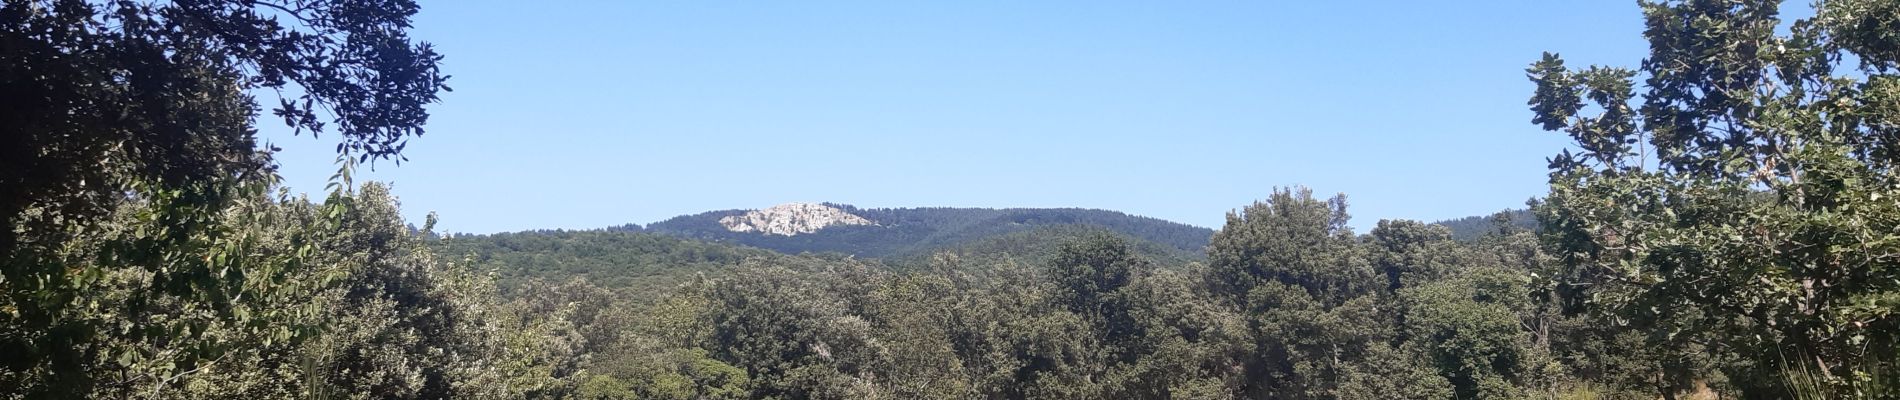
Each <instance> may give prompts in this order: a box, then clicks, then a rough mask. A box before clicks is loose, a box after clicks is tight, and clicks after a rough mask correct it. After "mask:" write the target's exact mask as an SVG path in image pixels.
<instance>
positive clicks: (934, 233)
mask: <svg viewBox="0 0 1900 400" xmlns="http://www.w3.org/2000/svg"><path fill="white" fill-rule="evenodd" d="M839 213H842V214H843V215H839ZM1056 227H1074V228H1085V229H1045V228H1056ZM609 229H610V230H619V231H635V232H645V233H652V234H660V235H667V236H674V237H680V238H687V239H696V240H704V241H709V242H717V243H730V244H739V245H744V246H750V247H757V248H763V249H769V250H774V251H778V252H782V253H789V254H797V253H804V252H811V253H842V254H848V255H855V256H860V257H872V258H906V257H918V256H924V255H928V254H929V253H931V252H935V251H943V250H951V249H957V248H962V247H966V246H969V245H972V244H977V243H978V242H979V241H980V240H982V239H984V238H990V237H995V236H999V235H1007V234H1039V235H1068V234H1080V233H1079V232H1083V231H1086V230H1090V229H1095V230H1100V231H1106V232H1109V233H1113V234H1118V235H1121V236H1126V237H1128V238H1131V239H1136V240H1138V241H1143V242H1152V243H1154V244H1156V246H1148V247H1147V248H1148V249H1152V250H1153V251H1156V252H1161V253H1163V254H1153V255H1154V256H1159V257H1163V258H1178V259H1199V258H1201V257H1203V256H1202V252H1203V249H1204V248H1205V247H1206V246H1207V243H1208V240H1209V239H1210V238H1212V237H1213V235H1214V230H1212V229H1208V228H1202V227H1197V226H1192V225H1187V224H1182V223H1178V222H1172V221H1167V220H1162V219H1157V218H1150V217H1142V216H1136V215H1129V214H1126V213H1122V212H1118V211H1109V210H1096V209H1082V208H1001V209H996V208H952V207H925V208H857V207H854V206H850V205H844V204H835V203H818V204H809V203H792V204H784V205H779V206H774V207H768V208H765V209H759V210H719V211H709V212H704V213H699V214H693V215H684V216H679V217H674V218H671V219H667V220H664V221H659V222H654V223H651V224H647V225H645V226H641V225H635V224H629V225H621V226H617V227H612V228H609ZM1032 231H1034V232H1032ZM1026 232H1028V233H1026Z"/></svg>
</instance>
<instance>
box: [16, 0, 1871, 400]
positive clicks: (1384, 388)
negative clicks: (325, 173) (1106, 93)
mask: <svg viewBox="0 0 1900 400" xmlns="http://www.w3.org/2000/svg"><path fill="white" fill-rule="evenodd" d="M1780 5H1781V4H1780V3H1779V2H1774V1H1761V0H1723V1H1716V0H1690V1H1662V2H1645V3H1642V5H1641V6H1642V7H1643V9H1644V15H1645V17H1646V20H1647V25H1646V30H1645V31H1644V32H1643V35H1644V36H1645V37H1646V38H1647V39H1648V41H1649V43H1650V49H1651V52H1650V55H1649V56H1648V57H1647V58H1645V59H1644V60H1641V63H1640V65H1639V67H1638V68H1636V69H1626V68H1619V67H1603V66H1591V67H1584V68H1577V67H1572V66H1569V65H1567V64H1566V63H1565V62H1564V60H1563V58H1562V57H1560V56H1557V55H1555V54H1546V55H1545V56H1544V57H1543V58H1542V59H1540V60H1534V63H1533V64H1531V66H1530V68H1529V69H1528V70H1527V71H1526V72H1527V75H1528V77H1529V79H1530V81H1531V82H1532V83H1534V85H1535V89H1534V91H1530V92H1531V94H1532V96H1531V100H1530V101H1529V104H1528V105H1529V108H1530V111H1531V112H1532V119H1531V122H1532V123H1533V124H1535V125H1536V126H1539V127H1541V128H1543V129H1546V130H1550V131H1555V132H1560V133H1562V134H1564V135H1567V136H1568V137H1569V138H1571V139H1572V141H1573V147H1571V148H1569V149H1567V150H1563V151H1562V152H1561V153H1560V154H1558V155H1556V156H1554V157H1552V158H1551V159H1550V164H1549V167H1550V171H1549V172H1550V192H1549V193H1548V195H1547V196H1545V197H1543V198H1541V199H1538V200H1533V201H1531V202H1529V203H1528V204H1527V205H1528V206H1529V211H1528V212H1523V211H1507V212H1503V213H1500V214H1498V215H1496V216H1493V217H1491V218H1485V219H1483V220H1482V221H1479V220H1459V221H1448V222H1446V223H1442V224H1428V223H1422V222H1415V221H1405V220H1386V221H1379V222H1378V223H1377V224H1376V226H1375V227H1374V228H1372V229H1371V230H1370V231H1369V232H1354V231H1352V230H1351V229H1350V228H1348V221H1349V209H1348V207H1347V203H1346V198H1345V197H1344V196H1343V195H1339V196H1316V195H1314V194H1313V193H1312V192H1311V191H1309V190H1307V189H1304V188H1284V189H1273V190H1271V192H1270V193H1269V194H1267V195H1266V198H1265V199H1263V200H1260V201H1258V202H1256V203H1254V204H1251V205H1246V206H1244V207H1243V208H1241V209H1239V210H1236V211H1234V212H1232V213H1230V214H1229V215H1228V216H1227V220H1226V224H1225V225H1223V226H1221V227H1220V228H1219V229H1218V230H1215V231H1214V232H1212V233H1211V235H1207V233H1206V231H1204V230H1199V229H1198V228H1193V227H1189V226H1185V225H1180V226H1172V225H1166V224H1145V225H1144V224H1133V225H1115V224H1113V223H1101V221H1103V220H1112V219H1114V218H1108V217H1104V216H1101V215H1097V214H1091V213H1089V212H1083V211H1075V212H1073V213H1055V214H1021V213H1015V214H1012V213H1011V212H1010V211H1008V210H985V211H983V212H982V213H977V212H974V211H968V210H965V211H954V212H953V211H943V212H941V213H938V214H929V213H925V214H912V215H913V216H914V217H915V218H923V219H933V220H936V221H947V222H940V223H938V225H935V226H960V227H962V228H957V229H941V230H937V231H932V232H923V231H919V232H916V233H915V234H916V236H914V237H916V238H926V237H930V236H929V235H932V234H936V233H939V232H950V234H949V235H950V237H952V238H953V239H954V240H949V239H945V240H940V241H924V240H921V239H913V238H912V237H913V236H903V235H895V236H894V237H896V238H899V239H901V240H892V239H881V240H889V241H884V242H870V241H865V242H852V241H854V240H870V239H863V238H868V237H869V235H848V234H838V235H836V236H822V235H821V236H812V237H807V238H804V239H799V240H828V241H832V242H837V241H844V242H845V243H846V244H850V243H861V244H865V247H863V248H857V249H854V248H850V247H843V248H840V247H835V245H836V244H837V243H828V244H827V246H825V247H823V248H825V249H828V250H824V251H814V252H806V251H804V249H800V248H789V249H777V250H782V251H772V250H767V249H765V248H761V247H766V246H757V247H747V246H744V245H742V244H743V243H734V242H735V241H734V240H724V241H702V240H705V239H718V238H709V237H694V236H691V235H678V234H675V235H671V236H669V235H667V234H664V233H665V232H663V231H665V230H666V229H677V230H690V229H698V228H691V227H684V228H667V226H671V225H682V226H683V225H686V224H689V223H693V222H691V221H690V218H689V220H682V221H675V224H669V223H660V224H655V225H658V226H648V227H640V228H641V229H631V227H623V228H621V229H602V230H597V231H579V232H570V231H546V232H521V233H507V234H494V235H466V236H458V235H443V234H438V233H437V232H435V231H434V225H435V222H436V218H435V216H434V215H431V216H430V217H429V218H427V219H426V220H424V221H419V224H416V222H417V221H405V220H404V219H403V218H402V217H400V213H399V212H398V211H399V204H398V202H397V200H396V198H397V196H396V195H395V194H393V193H391V191H390V189H389V188H388V187H387V186H385V185H382V184H377V183H361V184H359V183H357V182H354V179H353V175H354V172H355V168H357V166H358V165H359V163H376V162H381V163H399V162H402V161H403V160H405V158H404V157H403V150H404V148H405V147H406V145H407V144H408V140H410V139H413V138H416V137H419V136H421V135H422V133H423V126H424V125H425V123H426V122H427V119H428V113H427V112H426V108H427V106H428V105H429V104H432V103H434V102H436V101H437V96H438V95H439V94H441V93H442V92H445V91H447V90H449V88H448V86H446V84H447V82H448V80H447V76H446V75H444V74H443V73H442V72H441V71H440V70H439V65H440V63H441V60H442V56H441V55H438V54H436V53H435V52H434V50H433V48H432V47H431V46H429V45H428V44H426V43H423V42H420V41H417V40H414V39H411V38H409V37H408V36H407V31H408V29H409V26H410V18H411V16H413V15H414V14H415V13H417V12H421V10H420V9H419V7H418V6H417V5H416V4H415V3H413V2H411V1H404V0H394V1H379V2H351V1H318V0H312V1H303V0H276V1H273V0H265V1H170V2H105V3H100V2H89V1H81V0H46V1H27V0H17V1H16V0H9V1H6V3H5V5H4V6H0V110H3V111H0V217H3V218H6V221H7V229H4V230H0V257H3V258H0V263H4V274H0V398H7V399H48V398H54V399H57V398H112V399H174V398H192V399H199V398H232V399H263V398H285V399H289V398H298V399H333V398H335V399H342V398H350V399H358V398H361V399H371V398H375V399H385V398H399V399H439V398H493V399H526V398H535V399H805V398H820V399H913V398H932V399H935V398H946V399H948V398H956V399H969V398H983V399H1031V398H1035V399H1051V398H1053V399H1094V398H1181V399H1234V398H1245V399H1279V398H1292V399H1309V398H1310V399H1331V398H1339V399H1472V398H1485V399H1490V398H1555V399H1596V398H1607V399H1650V398H1765V399H1779V398H1895V397H1896V396H1900V365H1895V364H1896V359H1900V354H1896V352H1897V350H1900V315H1895V314H1896V311H1900V257H1896V254H1900V177H1897V176H1896V174H1895V172H1894V169H1893V168H1894V165H1895V163H1896V158H1900V151H1896V149H1900V1H1896V0H1824V1H1821V2H1818V3H1816V14H1815V16H1813V17H1811V18H1801V19H1798V20H1793V21H1784V20H1783V19H1782V17H1781V14H1780V13H1779V7H1780ZM1639 79H1640V80H1639ZM273 95H274V96H277V98H269V97H270V96H273ZM1639 95H1640V97H1639ZM260 96H262V98H260ZM266 104H268V105H269V107H272V109H271V115H269V116H262V115H258V114H259V111H260V110H262V109H263V108H264V107H266ZM260 121H263V122H260ZM278 122H281V123H284V124H286V125H288V126H290V127H292V128H294V129H296V130H298V131H299V132H302V133H309V134H311V135H312V136H315V137H317V138H316V139H311V140H325V141H328V142H326V143H332V142H333V143H335V146H336V151H337V152H338V159H337V160H338V161H337V164H336V166H337V168H338V170H337V173H336V174H335V176H334V177H333V178H332V179H331V186H330V187H329V188H326V190H325V192H327V193H326V194H325V195H324V196H323V198H321V199H313V198H308V197H304V196H292V195H290V194H289V191H288V189H285V188H283V187H281V185H279V184H278V178H277V176H276V174H275V171H274V166H275V161H273V160H272V158H271V151H272V149H270V148H267V146H260V145H259V144H258V143H257V142H256V139H255V137H254V136H255V132H256V124H258V123H278ZM446 140H453V139H452V138H447V139H446ZM419 143H420V142H419ZM326 145H327V144H326ZM418 161H419V162H426V161H425V160H418ZM1263 190H1266V189H1264V188H1263ZM853 212H861V213H865V214H866V215H879V216H874V217H873V219H875V220H896V219H902V218H904V217H902V216H898V215H896V214H895V213H896V211H890V210H856V209H853ZM879 213H885V214H888V215H883V214H879ZM972 213H976V214H981V215H976V214H972ZM983 213H990V214H983ZM933 215H934V216H933ZM1117 215H1119V214H1117ZM1051 216H1052V217H1051ZM451 217H452V218H453V217H455V216H451ZM1031 217H1035V218H1042V217H1050V218H1054V219H1055V221H1054V222H1048V223H1043V222H1045V221H1031V220H1027V219H1024V218H1031ZM714 218H715V219H716V217H714ZM1116 218H1126V216H1125V215H1122V216H1120V217H1116ZM1527 218H1528V219H1529V220H1532V221H1535V223H1534V224H1530V223H1528V222H1526V219H1527ZM703 219H704V218H701V220H703ZM1019 225H1020V226H1019ZM1177 225H1178V224H1177ZM911 226H931V225H928V224H921V223H920V224H914V225H911ZM1005 226H1007V227H1009V228H1007V229H1005V228H1000V227H1005ZM1024 226H1027V227H1024ZM861 228H862V227H851V228H850V229H861ZM932 229H938V228H932ZM1197 230H1198V231H1199V232H1201V233H1200V235H1206V236H1201V237H1195V236H1196V234H1195V233H1194V232H1195V231H1197ZM682 236H683V237H682ZM1201 243H1204V247H1197V248H1184V247H1183V246H1184V245H1185V246H1198V245H1199V244H1201ZM793 244H798V243H793ZM805 244H809V245H814V246H816V245H817V244H819V243H816V242H813V243H805ZM813 248H818V247H813ZM840 249H842V250H840ZM1183 251H1189V252H1190V253H1192V254H1188V255H1182V254H1181V253H1182V252H1183Z"/></svg>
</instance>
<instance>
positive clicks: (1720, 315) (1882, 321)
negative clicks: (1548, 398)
mask: <svg viewBox="0 0 1900 400" xmlns="http://www.w3.org/2000/svg"><path fill="white" fill-rule="evenodd" d="M1779 3H1780V2H1777V1H1766V0H1751V1H1660V2H1647V3H1644V4H1643V9H1644V15H1645V19H1646V21H1647V30H1646V31H1645V32H1644V36H1645V37H1646V38H1648V39H1649V42H1650V55H1649V57H1648V58H1646V59H1645V60H1644V61H1643V63H1642V65H1641V68H1640V70H1629V69H1623V68H1612V67H1590V68H1587V69H1583V70H1573V69H1571V68H1569V67H1567V66H1566V65H1565V64H1564V61H1563V59H1562V58H1560V57H1558V56H1557V55H1554V54H1546V55H1545V56H1544V59H1543V60H1541V61H1538V62H1536V63H1535V64H1533V65H1532V66H1531V68H1530V69H1529V76H1530V78H1531V80H1532V81H1534V82H1536V83H1537V91H1536V94H1535V95H1534V96H1533V97H1532V99H1531V101H1530V105H1531V110H1532V111H1533V112H1534V117H1533V118H1532V122H1533V123H1536V124H1539V125H1541V126H1542V127H1543V128H1544V129H1547V130H1553V131H1561V132H1564V133H1565V134H1567V135H1569V136H1570V137H1571V138H1572V139H1574V140H1575V143H1576V149H1577V150H1578V151H1577V152H1570V151H1565V152H1564V153H1562V154H1559V155H1557V156H1556V157H1554V158H1552V159H1551V162H1550V169H1551V174H1550V181H1551V192H1550V196H1549V199H1548V203H1549V207H1542V208H1540V211H1539V213H1540V215H1539V217H1540V219H1542V220H1543V221H1544V230H1545V232H1547V233H1548V234H1549V235H1550V237H1551V240H1552V242H1553V243H1554V244H1555V250H1556V254H1555V255H1556V256H1557V257H1559V258H1560V259H1561V261H1562V262H1563V265H1565V266H1567V267H1568V268H1570V269H1571V271H1572V272H1570V273H1569V274H1567V276H1570V277H1572V278H1574V281H1572V282H1566V284H1570V285H1586V286H1587V289H1586V290H1585V291H1583V292H1582V293H1580V294H1579V296H1582V297H1584V298H1589V299H1592V300H1590V301H1589V305H1590V306H1591V307H1592V308H1593V309H1594V310H1597V311H1600V312H1601V313H1602V314H1604V315H1605V316H1606V318H1609V319H1611V320H1613V321H1618V322H1627V323H1628V324H1629V326H1630V327H1631V329H1636V330H1640V331H1641V332H1644V333H1645V335H1643V337H1644V338H1645V344H1646V347H1654V348H1686V347H1689V346H1691V345H1703V344H1706V345H1708V346H1710V348H1708V349H1707V351H1710V352H1713V353H1715V354H1729V353H1733V354H1737V355H1739V356H1741V357H1743V358H1744V359H1747V360H1750V361H1751V362H1750V363H1746V364H1740V365H1739V366H1735V367H1729V368H1727V370H1728V371H1729V372H1731V373H1733V374H1735V375H1738V376H1747V377H1751V378H1750V379H1746V381H1751V382H1777V381H1782V379H1774V378H1772V377H1775V376H1780V377H1784V378H1786V377H1788V375H1789V373H1788V372H1790V371H1813V372H1814V373H1817V374H1819V375H1820V377H1819V380H1820V381H1822V382H1823V383H1824V384H1823V386H1824V387H1825V388H1826V390H1827V391H1830V392H1832V393H1834V395H1836V396H1845V395H1849V394H1854V393H1856V392H1858V394H1859V395H1869V394H1871V393H1868V392H1867V391H1865V390H1861V389H1855V387H1856V385H1860V384H1864V383H1867V382H1869V381H1870V380H1872V379H1875V377H1874V376H1871V375H1870V373H1872V371H1875V370H1881V371H1894V370H1895V369H1894V368H1893V367H1892V361H1891V360H1894V359H1895V353H1894V349H1895V348H1896V345H1897V343H1900V342H1896V339H1900V338H1897V337H1896V334H1900V316H1896V315H1895V314H1894V310H1896V309H1900V264H1896V262H1895V260H1894V258H1893V257H1891V255H1892V254H1895V253H1896V251H1900V240H1897V239H1896V236H1895V234H1894V227H1895V226H1896V225H1900V203H1896V195H1900V193H1896V189H1895V188H1900V186H1897V185H1896V183H1900V181H1897V180H1896V178H1895V175H1894V174H1893V170H1892V168H1893V166H1894V165H1895V161H1896V156H1900V152H1895V151H1894V149H1895V148H1896V147H1895V145H1896V143H1900V142H1896V139H1895V138H1896V137H1900V136H1896V135H1895V133H1896V132H1900V131H1896V127H1900V113H1897V112H1895V104H1900V76H1896V75H1895V72H1896V70H1900V52H1896V51H1895V50H1894V49H1896V48H1900V36H1897V35H1895V34H1894V32H1900V12H1895V11H1896V10H1900V2H1894V1H1890V0H1830V1H1821V2H1818V3H1816V16H1814V17H1812V18H1804V19H1799V20H1795V21H1792V23H1787V24H1784V22H1783V20H1782V19H1781V18H1780V15H1779V10H1778V7H1779V5H1780V4H1779ZM1781 26H1786V27H1787V31H1786V32H1787V33H1785V34H1778V33H1777V27H1781ZM1639 72H1640V75H1641V76H1643V77H1644V78H1645V81H1644V82H1643V84H1642V85H1640V86H1639V85H1637V84H1636V82H1634V79H1635V78H1636V77H1637V76H1639ZM1639 89H1640V90H1643V96H1642V98H1641V99H1640V101H1638V100H1637V99H1636V97H1635V96H1636V92H1637V90H1639ZM1586 104H1588V107H1586ZM1666 373H1667V374H1671V375H1674V376H1676V378H1675V379H1672V380H1673V381H1677V382H1684V381H1692V380H1695V379H1699V378H1700V377H1697V376H1691V375H1692V374H1698V373H1700V372H1699V371H1698V370H1696V369H1692V368H1682V369H1674V368H1672V369H1669V370H1668V371H1666ZM1745 389H1747V390H1749V391H1750V392H1752V393H1756V394H1757V395H1761V396H1771V394H1768V393H1776V392H1775V391H1776V390H1779V389H1778V388H1773V387H1751V388H1745ZM1663 394H1664V395H1665V396H1670V395H1673V394H1672V393H1669V392H1665V393H1663ZM1780 395H1781V394H1773V395H1772V396H1780Z"/></svg>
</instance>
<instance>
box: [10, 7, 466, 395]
mask: <svg viewBox="0 0 1900 400" xmlns="http://www.w3.org/2000/svg"><path fill="white" fill-rule="evenodd" d="M416 11H417V7H416V5H415V4H414V3H413V2H411V1H389V2H374V3H358V2H330V1H281V2H280V1H175V2H90V1H83V0H58V1H8V2H6V3H5V4H4V5H0V48H5V49H6V51H0V109H5V110H8V111H7V112H6V113H0V218H4V219H5V220H6V226H7V227H8V228H7V229H0V267H3V268H4V270H3V271H4V279H0V292H4V295H3V296H0V309H4V310H7V312H5V313H0V353H5V354H9V355H10V356H9V357H8V359H7V361H6V362H5V363H4V370H3V371H0V387H7V388H10V389H12V390H10V391H12V392H15V393H18V394H19V395H24V396H45V395H52V394H75V393H90V392H95V391H105V393H115V394H114V396H120V397H122V396H123V395H128V394H127V393H126V392H124V391H126V390H130V388H132V387H135V386H148V385H149V386H152V387H169V386H172V385H174V384H175V383H176V382H179V381H181V380H184V379H185V378H186V375H189V374H192V373H197V372H202V371H204V370H207V369H209V368H210V366H212V365H215V364H217V363H218V362H219V361H220V360H226V359H227V358H226V357H233V358H244V357H250V356H251V355H246V354H247V352H249V351H252V350H255V349H257V348H260V347H268V346H270V345H275V344H278V343H282V342H284V341H294V340H297V339H300V338H305V337H307V336H309V335H310V334H311V333H312V332H314V330H312V329H309V326H308V325H307V324H308V323H309V321H312V320H314V318H313V317H314V316H315V310H310V309H307V308H303V307H281V306H280V305H281V304H290V303H287V302H286V301H289V300H290V299H294V298H297V297H298V296H302V295H306V294H308V293H310V292H311V291H313V290H316V289H317V288H320V287H322V286H323V283H324V282H326V281H324V280H315V281H312V282H295V281H287V279H288V278H290V277H295V276H300V274H302V273H303V272H304V271H305V270H306V269H307V268H309V267H310V266H309V265H308V264H306V263H305V261H304V259H306V258H308V256H309V254H310V248H309V246H312V245H313V241H314V240H313V238H311V237H309V236H306V235H305V234H304V233H301V232H300V231H299V229H302V228H296V225H295V224H290V225H289V226H291V227H292V228H289V229H288V230H279V231H272V229H277V227H280V226H284V225H277V223H278V221H269V220H263V221H258V220H244V219H241V218H245V217H251V218H263V217H265V216H270V215H272V214H271V213H269V212H264V213H247V212H245V211H244V208H246V207H261V206H263V205H260V204H258V203H256V202H257V201H260V200H261V199H266V198H268V197H269V194H268V191H269V188H270V187H271V185H273V184H274V178H273V177H272V176H271V171H270V165H271V164H270V159H269V156H268V155H267V154H264V153H259V152H258V149H257V147H256V145H255V139H254V133H255V129H254V128H253V126H252V123H253V120H254V119H255V117H256V111H255V110H256V109H257V108H258V107H259V106H258V104H257V102H256V101H255V99H254V98H253V97H252V95H251V93H255V92H261V91H267V90H268V91H280V90H288V91H289V92H290V93H292V94H291V95H288V96H285V97H283V98H281V99H280V100H281V101H280V102H279V103H280V104H279V105H278V106H277V107H275V108H274V110H273V113H274V115H275V116H277V117H281V118H282V119H283V120H284V122H285V123H286V124H287V125H289V126H290V127H292V128H294V129H296V130H297V131H299V132H304V131H308V132H311V133H312V134H313V135H315V134H317V133H319V132H333V133H336V134H337V136H338V138H339V141H338V142H339V143H338V151H339V153H342V155H343V156H345V157H351V158H354V159H356V160H357V161H368V160H370V159H392V158H393V159H396V160H400V159H401V150H402V148H403V147H404V146H405V144H406V140H407V139H408V138H410V137H413V136H416V135H420V134H421V133H422V125H423V123H424V122H425V121H426V120H427V117H428V113H427V112H426V111H425V109H424V106H425V105H427V104H429V103H433V102H435V101H436V99H437V98H436V95H437V93H438V92H439V91H443V90H447V87H446V86H444V85H443V83H444V81H445V79H446V77H445V76H442V75H440V73H439V71H438V69H437V65H438V63H439V61H440V59H441V57H440V56H439V55H437V54H436V53H435V52H434V51H433V50H432V49H431V48H430V47H429V46H428V45H427V44H426V43H424V44H419V43H414V42H413V41H412V40H411V39H410V38H408V37H407V35H406V33H405V32H406V30H407V29H408V28H409V18H410V16H411V15H413V14H414V13H415V12H416ZM319 110H322V111H319ZM345 168H346V170H345V171H344V173H345V174H347V172H348V171H347V165H346V167H345ZM342 186H349V184H348V183H347V182H344V183H343V185H342ZM334 200H338V201H332V202H326V205H325V206H326V207H329V210H326V211H325V212H326V213H327V214H328V215H326V216H325V218H326V219H330V220H335V219H337V218H338V217H339V216H340V215H341V214H342V213H344V212H345V210H346V209H347V206H348V204H346V203H347V201H346V200H343V199H334ZM234 209H235V211H236V212H233V211H234ZM233 215H236V216H237V217H238V218H233ZM246 224H257V225H250V226H259V227H264V229H263V230H261V231H254V230H250V226H247V225H246ZM319 232H320V231H319ZM279 234H281V235H284V236H276V235H279ZM266 239H271V240H283V241H285V242H288V246H287V247H284V248H278V249H262V248H261V246H263V245H264V244H265V242H263V240H266ZM302 283H307V285H306V284H302ZM280 302H284V303H280ZM121 316H124V317H126V319H121ZM121 323H124V324H127V325H114V324H121ZM134 326H136V327H134ZM227 330H230V331H227ZM210 332H229V333H220V334H211V333H210Z"/></svg>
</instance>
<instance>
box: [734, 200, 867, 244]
mask: <svg viewBox="0 0 1900 400" xmlns="http://www.w3.org/2000/svg"><path fill="white" fill-rule="evenodd" d="M719 224H720V225H724V226H725V227H726V230H730V231H733V232H759V233H763V234H767V235H782V236H792V235H798V234H801V233H812V232H817V231H818V230H819V229H825V228H826V227H831V226H837V225H877V223H876V222H872V221H871V220H869V219H865V218H864V217H860V216H857V215H853V214H851V213H849V212H845V211H844V210H840V209H838V208H837V207H830V206H826V205H822V204H811V203H787V204H780V205H776V206H772V207H771V208H767V209H763V210H752V211H747V212H746V213H745V214H740V215H732V216H727V217H725V218H720V219H719Z"/></svg>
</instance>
